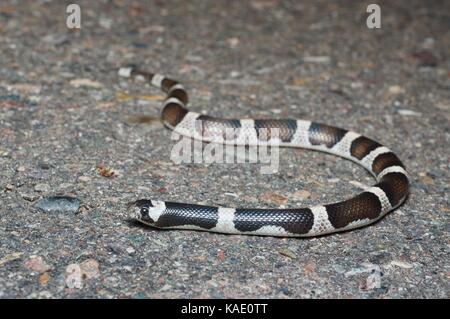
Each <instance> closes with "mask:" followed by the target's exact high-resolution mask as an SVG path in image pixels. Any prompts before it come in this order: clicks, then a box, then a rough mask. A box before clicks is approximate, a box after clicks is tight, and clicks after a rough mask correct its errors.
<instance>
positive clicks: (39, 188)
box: [34, 184, 50, 193]
mask: <svg viewBox="0 0 450 319" xmlns="http://www.w3.org/2000/svg"><path fill="white" fill-rule="evenodd" d="M34 190H35V191H36V192H40V193H45V192H48V191H49V190H50V185H48V184H36V185H35V186H34Z"/></svg>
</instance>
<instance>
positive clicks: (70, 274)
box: [65, 264, 83, 289]
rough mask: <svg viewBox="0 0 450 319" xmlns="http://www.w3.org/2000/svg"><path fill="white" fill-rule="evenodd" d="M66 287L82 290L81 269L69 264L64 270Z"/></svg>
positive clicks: (76, 265)
mask: <svg viewBox="0 0 450 319" xmlns="http://www.w3.org/2000/svg"><path fill="white" fill-rule="evenodd" d="M66 274H67V275H66V280H65V282H66V286H67V287H68V288H72V289H73V288H75V289H81V288H83V279H82V274H81V268H80V266H79V265H78V264H70V265H68V266H67V268H66Z"/></svg>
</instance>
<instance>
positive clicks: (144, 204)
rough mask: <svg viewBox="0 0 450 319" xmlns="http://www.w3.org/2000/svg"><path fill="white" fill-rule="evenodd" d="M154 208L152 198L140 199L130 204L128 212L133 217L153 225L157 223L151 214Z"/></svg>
mask: <svg viewBox="0 0 450 319" xmlns="http://www.w3.org/2000/svg"><path fill="white" fill-rule="evenodd" d="M152 209H153V204H152V201H151V200H149V199H139V200H137V201H134V202H131V203H129V204H128V208H127V213H128V216H129V217H130V218H131V219H134V220H137V221H140V222H141V223H144V224H147V225H150V226H152V225H154V223H155V220H154V219H153V218H152V214H151V210H152Z"/></svg>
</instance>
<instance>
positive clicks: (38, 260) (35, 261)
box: [24, 255, 51, 274]
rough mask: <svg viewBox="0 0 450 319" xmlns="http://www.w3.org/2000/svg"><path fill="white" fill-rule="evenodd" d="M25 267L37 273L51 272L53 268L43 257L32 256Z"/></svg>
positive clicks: (25, 263)
mask: <svg viewBox="0 0 450 319" xmlns="http://www.w3.org/2000/svg"><path fill="white" fill-rule="evenodd" d="M24 265H25V267H27V268H28V269H30V270H31V271H34V272H37V273H40V274H42V273H44V272H46V271H49V270H50V269H51V267H50V266H49V265H47V264H46V263H45V261H44V259H43V258H42V257H41V256H35V255H33V256H30V258H28V259H27V260H26V261H25V262H24Z"/></svg>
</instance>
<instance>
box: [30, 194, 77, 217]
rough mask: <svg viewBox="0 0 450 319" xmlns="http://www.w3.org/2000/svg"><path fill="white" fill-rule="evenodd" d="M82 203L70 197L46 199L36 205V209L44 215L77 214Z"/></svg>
mask: <svg viewBox="0 0 450 319" xmlns="http://www.w3.org/2000/svg"><path fill="white" fill-rule="evenodd" d="M80 205H81V201H80V200H79V199H77V198H75V197H69V196H50V197H44V198H42V199H41V200H39V201H38V202H37V203H36V204H35V206H34V207H35V208H37V209H38V210H40V211H42V212H44V213H62V212H64V213H76V212H78V209H79V208H80Z"/></svg>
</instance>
